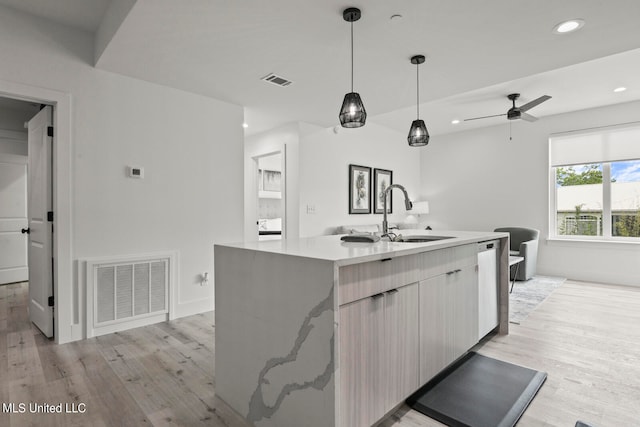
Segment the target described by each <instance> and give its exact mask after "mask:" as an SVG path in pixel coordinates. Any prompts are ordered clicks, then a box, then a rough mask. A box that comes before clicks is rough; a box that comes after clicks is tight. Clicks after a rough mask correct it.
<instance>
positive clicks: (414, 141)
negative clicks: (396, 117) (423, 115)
mask: <svg viewBox="0 0 640 427" xmlns="http://www.w3.org/2000/svg"><path fill="white" fill-rule="evenodd" d="M424 60H425V57H424V55H415V56H412V57H411V63H412V64H415V66H416V116H417V118H416V120H414V121H413V122H412V123H411V127H410V128H409V135H408V136H407V141H408V142H409V145H410V146H411V147H424V146H425V145H427V144H428V143H429V138H430V137H429V131H427V126H426V125H425V124H424V120H420V75H419V66H420V64H422V63H424Z"/></svg>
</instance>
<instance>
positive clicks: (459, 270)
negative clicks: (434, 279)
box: [453, 268, 462, 273]
mask: <svg viewBox="0 0 640 427" xmlns="http://www.w3.org/2000/svg"><path fill="white" fill-rule="evenodd" d="M461 271H462V270H461V269H459V268H458V269H456V270H454V271H453V272H454V273H460V272H461Z"/></svg>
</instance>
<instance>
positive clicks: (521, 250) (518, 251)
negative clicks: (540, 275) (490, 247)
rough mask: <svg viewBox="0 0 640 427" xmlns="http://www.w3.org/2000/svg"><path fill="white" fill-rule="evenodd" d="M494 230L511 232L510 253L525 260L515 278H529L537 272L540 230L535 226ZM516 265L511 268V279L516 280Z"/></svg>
mask: <svg viewBox="0 0 640 427" xmlns="http://www.w3.org/2000/svg"><path fill="white" fill-rule="evenodd" d="M494 231H498V232H507V233H509V242H510V243H509V255H515V256H521V257H523V258H524V261H522V263H520V265H519V267H518V276H517V277H515V280H529V279H531V278H532V277H533V276H534V275H535V274H536V264H537V263H538V238H539V237H540V231H538V230H536V229H534V228H524V227H501V228H496V229H495V230H494ZM514 274H515V267H512V268H511V273H510V276H511V280H514Z"/></svg>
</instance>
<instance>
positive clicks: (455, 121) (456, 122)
mask: <svg viewBox="0 0 640 427" xmlns="http://www.w3.org/2000/svg"><path fill="white" fill-rule="evenodd" d="M458 123H460V120H458V119H453V120H451V124H452V125H457V124H458Z"/></svg>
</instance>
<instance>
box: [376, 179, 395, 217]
mask: <svg viewBox="0 0 640 427" xmlns="http://www.w3.org/2000/svg"><path fill="white" fill-rule="evenodd" d="M392 184H393V171H390V170H388V169H374V171H373V194H374V196H373V212H374V213H377V214H381V213H384V199H383V197H384V196H383V195H384V190H385V189H386V188H387V187H388V186H390V185H392ZM387 197H388V200H387V209H388V210H387V213H392V211H393V194H392V193H389V195H388V196H387Z"/></svg>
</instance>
